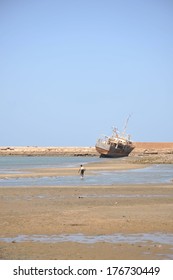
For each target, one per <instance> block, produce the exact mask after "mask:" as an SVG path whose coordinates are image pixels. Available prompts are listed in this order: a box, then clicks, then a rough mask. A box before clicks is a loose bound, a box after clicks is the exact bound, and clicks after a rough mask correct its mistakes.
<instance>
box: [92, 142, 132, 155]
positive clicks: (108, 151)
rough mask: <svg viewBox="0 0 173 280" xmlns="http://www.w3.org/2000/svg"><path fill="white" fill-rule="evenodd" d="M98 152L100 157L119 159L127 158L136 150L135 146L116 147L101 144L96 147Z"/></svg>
mask: <svg viewBox="0 0 173 280" xmlns="http://www.w3.org/2000/svg"><path fill="white" fill-rule="evenodd" d="M95 148H96V150H97V152H98V153H99V154H100V157H109V158H118V157H126V156H128V155H129V154H130V153H131V151H132V150H133V149H134V146H133V145H126V146H118V147H117V146H116V145H115V144H110V145H107V144H103V143H99V144H96V146H95Z"/></svg>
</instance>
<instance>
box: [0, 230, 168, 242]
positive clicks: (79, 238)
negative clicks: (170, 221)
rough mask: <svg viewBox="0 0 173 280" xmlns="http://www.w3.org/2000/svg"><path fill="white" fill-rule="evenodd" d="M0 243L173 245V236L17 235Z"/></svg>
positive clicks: (0, 240)
mask: <svg viewBox="0 0 173 280" xmlns="http://www.w3.org/2000/svg"><path fill="white" fill-rule="evenodd" d="M0 242H6V243H15V242H40V243H59V242H77V243H87V244H93V243H97V242H108V243H129V244H135V243H139V242H140V243H146V242H153V243H159V244H166V245H173V234H165V233H143V234H120V233H118V234H111V235H90V236H89V235H84V234H81V233H78V234H60V235H18V236H15V237H0Z"/></svg>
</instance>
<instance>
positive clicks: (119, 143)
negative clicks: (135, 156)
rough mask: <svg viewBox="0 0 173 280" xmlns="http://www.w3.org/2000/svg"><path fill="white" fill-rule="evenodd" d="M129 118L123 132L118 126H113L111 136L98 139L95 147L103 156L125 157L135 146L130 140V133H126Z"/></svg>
mask: <svg viewBox="0 0 173 280" xmlns="http://www.w3.org/2000/svg"><path fill="white" fill-rule="evenodd" d="M128 120H129V117H128V119H127V121H126V124H125V127H124V130H123V132H122V133H119V132H118V130H117V128H113V132H112V135H111V136H105V137H104V138H101V139H98V140H97V142H96V145H95V148H96V150H97V152H98V153H99V154H100V156H101V157H111V158H116V157H125V156H128V155H129V154H130V153H131V151H132V150H133V149H134V148H135V146H134V144H133V142H132V141H131V140H130V135H127V134H126V127H127V123H128Z"/></svg>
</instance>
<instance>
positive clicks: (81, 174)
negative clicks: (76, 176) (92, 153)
mask: <svg viewBox="0 0 173 280" xmlns="http://www.w3.org/2000/svg"><path fill="white" fill-rule="evenodd" d="M78 173H80V176H81V178H83V177H84V173H85V168H84V167H83V165H82V164H81V166H80V169H79V171H78Z"/></svg>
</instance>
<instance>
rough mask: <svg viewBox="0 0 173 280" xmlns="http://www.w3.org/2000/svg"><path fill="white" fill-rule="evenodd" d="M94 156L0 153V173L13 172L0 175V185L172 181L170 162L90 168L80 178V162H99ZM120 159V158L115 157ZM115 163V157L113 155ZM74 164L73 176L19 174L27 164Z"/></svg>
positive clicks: (66, 165)
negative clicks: (104, 169) (139, 166)
mask: <svg viewBox="0 0 173 280" xmlns="http://www.w3.org/2000/svg"><path fill="white" fill-rule="evenodd" d="M103 160H104V159H100V158H97V157H47V156H41V157H37V156H35V157H27V156H21V157H20V156H12V157H0V174H7V175H8V174H16V176H15V178H8V177H6V178H3V179H0V187H5V186H61V185H65V186H81V185H85V186H87V185H88V186H94V185H114V184H122V185H123V184H145V183H146V184H156V183H171V181H172V180H173V164H158V165H151V166H149V167H145V168H140V169H132V170H115V171H93V172H92V173H91V172H90V174H87V168H86V173H85V177H84V178H83V179H81V178H80V176H79V174H78V169H79V166H80V164H86V163H91V162H100V161H103ZM118 160H119V161H121V160H123V159H118ZM115 163H116V164H117V159H115ZM60 167H76V175H74V176H53V177H46V176H45V177H44V176H43V177H40V178H36V177H35V178H31V177H30V178H19V177H18V176H17V175H18V174H19V173H22V172H25V173H26V171H25V170H27V169H30V168H60Z"/></svg>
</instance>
